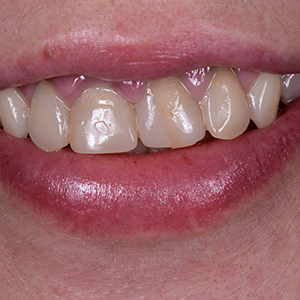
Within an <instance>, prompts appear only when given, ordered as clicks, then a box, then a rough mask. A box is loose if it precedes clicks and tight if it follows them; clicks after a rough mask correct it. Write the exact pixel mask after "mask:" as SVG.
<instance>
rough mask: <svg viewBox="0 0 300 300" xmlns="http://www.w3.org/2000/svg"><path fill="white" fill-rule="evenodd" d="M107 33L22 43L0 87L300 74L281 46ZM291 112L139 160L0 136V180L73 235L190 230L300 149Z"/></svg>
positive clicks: (228, 207) (220, 36) (221, 33)
mask: <svg viewBox="0 0 300 300" xmlns="http://www.w3.org/2000/svg"><path fill="white" fill-rule="evenodd" d="M202 25H203V24H202ZM205 32H208V33H209V34H206V33H205ZM180 33H181V32H180ZM114 34H115V35H114ZM114 34H112V33H110V34H108V35H107V36H106V35H103V36H102V37H101V39H99V36H98V35H97V34H96V31H95V30H94V29H93V27H91V29H86V30H82V29H81V30H78V31H76V29H74V30H72V31H71V32H62V34H61V35H55V36H54V35H53V36H48V37H47V38H45V39H44V40H43V41H42V42H41V43H35V44H33V45H32V44H30V45H29V46H27V44H26V45H25V47H30V48H24V49H22V51H19V52H17V53H12V54H11V55H10V56H9V59H7V60H6V61H4V62H3V61H1V65H0V67H1V78H0V88H1V89H2V88H7V87H11V86H17V85H20V84H26V83H30V82H37V81H39V80H41V79H44V78H51V77H55V76H63V75H69V74H84V75H89V76H95V77H100V78H103V79H111V80H123V79H130V80H134V79H137V80H146V79H147V80H148V79H156V78H160V77H167V76H171V75H172V76H173V75H176V74H180V73H182V72H184V71H187V70H190V69H193V68H197V67H199V66H231V67H239V68H243V69H254V70H259V71H268V72H274V73H296V72H298V71H299V69H300V56H299V55H296V54H295V53H293V52H291V51H290V50H289V48H288V47H287V46H286V45H285V44H284V43H282V44H280V45H276V44H272V43H267V42H266V41H265V40H263V39H262V38H258V39H254V38H253V37H252V38H251V41H250V40H248V39H246V38H244V37H242V36H241V34H240V33H238V32H236V31H228V29H227V30H226V32H225V30H222V29H221V27H218V29H217V30H215V29H214V30H212V28H207V27H205V26H204V27H203V26H202V27H201V31H199V30H194V29H193V30H191V31H186V32H185V34H184V35H182V34H179V35H176V34H173V35H170V36H169V37H166V36H165V35H164V36H156V37H155V38H154V39H152V37H151V36H150V37H149V38H147V36H145V38H144V39H141V38H139V39H135V38H134V36H131V37H132V38H129V41H128V39H127V40H124V39H120V37H119V36H118V35H117V34H116V33H114ZM153 40H154V41H155V42H153ZM216 41H217V42H216ZM275 42H276V41H275ZM199 49H201V51H200V50H199ZM220 49H222V50H221V52H222V53H221V54H220ZM21 53H23V54H22V55H21ZM70 53H72V55H69V54H70ZM75 53H76V54H75ZM120 54H122V55H120ZM41 66H43V67H41ZM299 112H300V102H299V101H295V102H294V103H292V104H291V105H290V106H289V107H287V108H286V109H285V112H284V113H283V114H282V115H281V116H280V117H279V118H278V119H277V120H276V121H275V122H274V123H273V124H272V125H270V126H269V127H268V128H265V129H260V130H254V131H249V132H246V133H244V134H243V135H241V136H239V137H238V138H236V139H234V140H231V141H222V140H212V141H210V142H207V143H203V144H198V145H195V146H192V147H188V148H183V149H176V150H171V151H166V152H160V153H156V154H147V155H129V154H113V155H80V154H76V153H73V152H72V151H71V150H70V149H69V148H65V149H62V150H61V151H59V152H51V153H46V152H44V151H42V150H40V149H38V148H37V147H36V146H35V145H34V144H33V143H32V142H31V141H30V140H29V139H28V140H20V139H16V138H13V137H11V136H9V135H7V134H6V133H4V132H3V131H0V144H1V147H0V181H1V183H2V185H3V186H4V187H5V188H6V189H7V193H8V194H17V198H18V199H21V200H22V201H24V202H25V203H26V204H29V206H30V207H31V208H33V209H34V210H35V211H36V212H37V213H38V214H39V215H43V216H46V218H47V219H49V218H50V219H52V220H53V221H54V222H55V223H57V225H58V226H62V227H64V228H67V230H70V231H71V232H72V233H74V232H79V233H83V234H84V235H89V234H91V235H96V236H99V237H109V238H122V237H128V236H133V237H138V236H140V237H142V236H146V237H147V236H149V235H155V236H163V235H168V236H169V235H186V234H192V233H195V232H197V231H198V230H201V229H202V228H205V227H207V226H210V225H212V224H216V222H219V221H220V220H222V218H223V217H224V216H225V215H227V214H228V213H230V212H234V211H236V210H238V208H239V207H240V206H241V205H243V204H246V203H248V202H249V201H251V199H250V198H251V197H249V195H250V196H251V195H254V194H255V193H256V192H258V191H259V190H260V188H261V187H262V186H263V185H265V184H266V182H268V180H269V179H271V178H272V176H274V174H276V173H278V172H280V171H281V170H282V169H284V167H285V162H286V161H287V160H288V158H289V157H290V156H291V155H292V154H293V153H295V152H296V150H297V149H298V148H299V145H300V134H299V132H300V122H299V121H297V120H298V119H299V118H297V114H298V115H299ZM262 178H263V180H262Z"/></svg>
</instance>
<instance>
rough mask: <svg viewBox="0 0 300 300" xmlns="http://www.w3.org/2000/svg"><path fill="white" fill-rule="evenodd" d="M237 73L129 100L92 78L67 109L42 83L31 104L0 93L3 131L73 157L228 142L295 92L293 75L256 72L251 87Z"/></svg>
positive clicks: (160, 85) (154, 89)
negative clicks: (75, 154) (214, 140)
mask: <svg viewBox="0 0 300 300" xmlns="http://www.w3.org/2000/svg"><path fill="white" fill-rule="evenodd" d="M252 73H253V72H252ZM236 75H237V76H239V75H238V74H237V72H234V71H233V70H232V69H231V68H224V67H219V68H213V69H210V68H207V69H198V70H194V71H191V72H187V73H186V74H184V75H182V76H181V77H180V78H175V77H172V78H165V79H159V80H155V81H152V82H149V83H147V84H146V85H145V87H146V88H145V90H144V92H143V94H142V95H141V97H140V98H139V99H138V101H136V100H135V101H132V102H134V103H131V102H129V101H127V100H128V99H127V100H125V98H126V96H125V98H124V94H122V93H121V92H120V91H119V90H118V89H116V88H115V87H114V86H113V85H112V83H109V82H106V83H105V82H103V81H101V82H100V81H99V82H96V81H95V82H92V83H91V84H89V86H88V87H87V88H86V89H85V90H84V91H83V93H82V94H81V95H80V96H79V98H78V99H77V100H76V101H75V102H74V103H73V104H72V105H70V104H68V103H67V101H66V100H65V99H63V97H61V96H59V93H58V92H57V91H56V89H55V88H54V86H53V85H52V84H51V83H50V82H49V81H46V80H44V81H41V82H40V83H39V84H38V86H37V88H36V90H35V92H34V95H33V97H32V100H31V103H30V104H28V103H27V102H26V101H25V100H24V96H23V94H22V92H20V91H19V89H18V88H11V89H7V90H3V91H1V92H0V119H1V123H2V126H3V129H4V131H6V132H7V133H9V134H10V135H12V136H15V137H18V138H26V137H27V135H28V134H29V135H30V137H31V139H32V141H33V143H34V144H35V145H36V146H38V147H39V148H41V149H43V150H45V151H55V150H59V149H61V148H63V147H65V146H67V145H68V144H70V146H71V148H72V149H73V150H74V151H75V152H78V153H117V152H131V153H146V152H155V151H159V150H161V149H165V148H179V147H186V146H190V145H194V144H195V143H197V142H199V141H201V140H202V139H203V138H204V137H205V135H206V132H209V134H211V135H212V136H213V137H215V138H219V139H234V138H235V137H237V136H239V135H241V134H242V133H243V132H244V131H245V130H246V129H247V127H248V125H249V122H250V119H251V120H253V122H254V123H255V124H256V126H257V127H258V128H262V127H266V126H269V125H270V124H271V123H272V122H273V121H274V120H275V119H276V116H277V111H278V105H279V101H280V99H281V98H282V99H283V100H284V101H285V102H286V103H287V102H289V101H290V100H291V99H294V98H296V96H298V95H299V94H300V88H299V87H300V85H299V74H296V75H294V74H292V75H284V76H282V79H281V75H272V74H266V73H257V75H255V76H254V77H255V80H254V79H252V81H253V82H251V84H249V83H247V84H245V83H243V82H242V80H241V77H239V79H240V80H239V79H238V77H237V76H236ZM246 75H247V74H246ZM249 78H250V77H249ZM245 89H246V90H245ZM135 97H136V94H135ZM156 149H157V150H156Z"/></svg>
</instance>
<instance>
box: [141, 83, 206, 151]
mask: <svg viewBox="0 0 300 300" xmlns="http://www.w3.org/2000/svg"><path fill="white" fill-rule="evenodd" d="M135 107H136V115H137V120H138V128H139V136H140V139H141V141H142V142H143V144H144V145H145V146H147V147H153V148H166V147H170V148H175V147H176V148H177V147H185V146H189V145H193V144H195V143H196V142H197V141H199V140H201V139H202V138H203V137H204V135H205V128H204V125H203V120H202V115H201V110H200V108H199V106H198V104H197V102H196V101H195V99H194V98H193V97H192V96H191V95H190V94H189V93H188V92H187V90H186V89H185V88H184V87H183V86H182V84H181V82H180V81H179V80H178V79H176V78H167V79H160V80H156V81H154V82H151V83H150V84H149V86H148V88H147V89H146V92H145V93H144V95H143V97H142V99H141V100H140V101H139V102H137V103H136V104H135Z"/></svg>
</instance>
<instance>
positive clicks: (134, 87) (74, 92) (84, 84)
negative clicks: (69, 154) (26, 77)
mask: <svg viewBox="0 0 300 300" xmlns="http://www.w3.org/2000/svg"><path fill="white" fill-rule="evenodd" d="M214 69H215V68H211V67H206V68H199V69H195V70H191V71H188V72H185V73H184V74H182V75H181V76H179V79H180V80H181V81H182V83H183V85H184V86H185V87H186V89H187V90H188V91H189V92H190V93H191V94H192V95H193V96H194V97H195V99H196V100H197V101H200V100H201V99H202V98H203V96H204V93H205V92H206V90H207V88H208V87H209V84H210V82H211V78H212V76H213V74H214ZM233 71H234V72H235V74H236V76H237V78H238V79H239V81H240V83H241V85H242V87H243V89H244V90H245V92H248V91H249V89H250V88H251V86H252V85H253V84H254V82H255V80H256V79H257V77H258V75H259V73H258V72H254V71H249V70H242V69H233ZM49 81H50V82H51V84H52V85H53V87H54V88H55V90H56V91H57V94H58V96H60V97H62V99H63V100H64V102H65V104H66V105H68V106H72V105H73V103H74V102H75V101H76V100H77V99H78V97H79V96H80V95H81V94H82V93H83V92H84V91H85V90H86V89H87V88H88V87H90V86H92V85H102V84H105V86H109V87H111V88H113V89H114V90H115V91H116V92H118V93H119V94H120V95H122V96H123V97H124V98H125V99H126V100H127V101H128V102H130V103H136V102H138V101H139V100H140V99H141V97H142V95H143V93H144V91H145V89H146V87H147V85H148V82H147V81H131V80H127V81H104V80H100V79H97V78H94V77H89V76H84V75H68V76H60V77H55V78H51V79H49ZM37 85H38V83H33V84H28V85H24V86H20V87H19V90H20V91H21V93H22V94H23V96H24V99H25V101H26V102H27V103H28V104H30V102H31V99H32V97H33V94H34V92H35V89H36V87H37Z"/></svg>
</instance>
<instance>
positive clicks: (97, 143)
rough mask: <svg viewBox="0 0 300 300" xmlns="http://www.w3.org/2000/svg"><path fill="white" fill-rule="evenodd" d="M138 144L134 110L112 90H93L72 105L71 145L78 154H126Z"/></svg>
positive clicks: (98, 88)
mask: <svg viewBox="0 0 300 300" xmlns="http://www.w3.org/2000/svg"><path fill="white" fill-rule="evenodd" d="M137 141H138V134H137V128H136V120H135V113H134V107H133V106H132V104H130V103H129V102H128V101H126V100H125V99H124V98H123V97H122V96H121V95H119V94H117V93H116V92H115V91H114V90H113V89H111V88H110V87H105V86H100V87H90V88H88V89H87V90H85V91H84V93H83V94H82V95H81V96H80V98H79V99H78V100H77V101H76V102H75V103H74V104H73V106H72V108H71V136H70V144H71V147H72V149H73V150H74V151H75V152H79V153H116V152H127V151H130V150H132V149H134V148H135V147H136V146H137Z"/></svg>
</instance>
